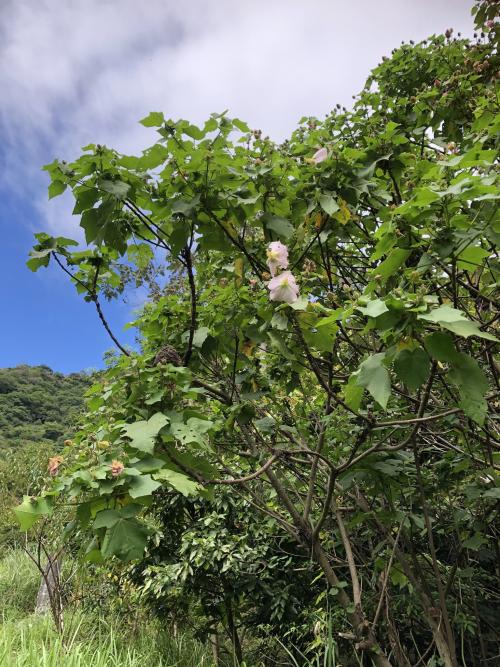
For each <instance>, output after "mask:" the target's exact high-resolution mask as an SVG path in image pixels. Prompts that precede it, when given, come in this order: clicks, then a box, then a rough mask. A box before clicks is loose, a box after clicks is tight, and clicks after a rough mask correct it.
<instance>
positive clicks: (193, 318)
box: [183, 246, 196, 366]
mask: <svg viewBox="0 0 500 667" xmlns="http://www.w3.org/2000/svg"><path fill="white" fill-rule="evenodd" d="M183 255H184V259H185V260H186V269H187V274H188V282H189V292H190V294H191V324H190V325H189V341H188V347H187V350H186V353H185V354H184V360H183V365H184V366H187V365H188V363H189V360H190V359H191V355H192V354H193V340H194V332H195V331H196V284H195V282H194V272H193V257H192V254H191V248H190V247H188V246H186V247H185V248H184V253H183Z"/></svg>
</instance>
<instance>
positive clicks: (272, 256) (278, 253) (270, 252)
mask: <svg viewBox="0 0 500 667" xmlns="http://www.w3.org/2000/svg"><path fill="white" fill-rule="evenodd" d="M267 266H268V267H269V271H270V273H271V275H272V276H275V275H276V271H277V270H278V269H286V268H287V267H288V248H287V247H286V245H283V243H281V241H272V242H271V243H270V244H269V245H268V246H267Z"/></svg>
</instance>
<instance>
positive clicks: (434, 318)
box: [418, 304, 467, 325]
mask: <svg viewBox="0 0 500 667" xmlns="http://www.w3.org/2000/svg"><path fill="white" fill-rule="evenodd" d="M418 319H419V320H426V321H427V322H436V324H443V325H444V324H446V323H449V322H458V321H459V320H467V317H466V316H465V315H464V314H463V313H462V311H461V310H457V309H456V308H453V307H452V306H449V305H448V304H445V305H443V306H439V307H438V308H434V310H431V312H430V313H426V314H422V315H419V316H418Z"/></svg>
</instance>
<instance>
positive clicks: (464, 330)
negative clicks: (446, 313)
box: [443, 320, 498, 342]
mask: <svg viewBox="0 0 500 667" xmlns="http://www.w3.org/2000/svg"><path fill="white" fill-rule="evenodd" d="M443 326H444V327H445V329H448V330H449V331H453V333H455V334H457V336H462V337H463V338H468V337H469V336H476V337H477V338H485V339H486V340H493V341H495V342H498V338H495V336H493V335H492V334H489V333H487V332H486V331H481V329H480V328H479V325H478V324H476V323H475V322H471V321H470V320H460V321H459V322H448V323H447V324H443Z"/></svg>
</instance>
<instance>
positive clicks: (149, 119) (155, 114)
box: [139, 111, 165, 127]
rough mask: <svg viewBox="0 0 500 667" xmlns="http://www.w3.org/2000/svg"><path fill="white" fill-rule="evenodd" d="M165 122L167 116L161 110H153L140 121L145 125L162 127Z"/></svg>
mask: <svg viewBox="0 0 500 667" xmlns="http://www.w3.org/2000/svg"><path fill="white" fill-rule="evenodd" d="M164 122H165V118H164V116H163V113H162V112H161V111H151V113H150V114H149V115H148V116H146V117H145V118H143V119H142V120H140V121H139V123H140V124H141V125H144V127H161V126H162V125H163V123H164Z"/></svg>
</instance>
